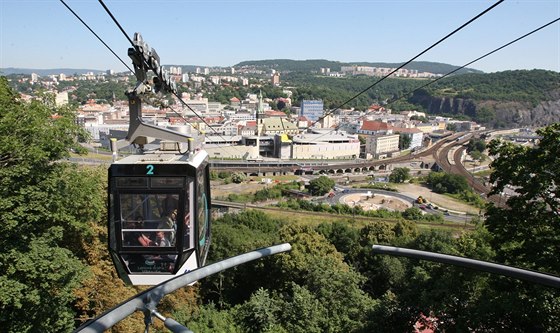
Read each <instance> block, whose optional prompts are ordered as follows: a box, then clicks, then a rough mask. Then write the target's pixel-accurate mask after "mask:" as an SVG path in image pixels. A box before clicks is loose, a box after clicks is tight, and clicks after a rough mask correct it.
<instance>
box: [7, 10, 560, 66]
mask: <svg viewBox="0 0 560 333" xmlns="http://www.w3.org/2000/svg"><path fill="white" fill-rule="evenodd" d="M65 2H66V3H67V4H68V5H69V6H70V7H71V8H72V9H73V10H74V11H75V12H76V13H77V14H78V15H79V16H80V17H81V18H82V19H83V20H84V21H85V22H86V23H87V24H88V25H89V26H90V27H91V28H92V29H93V31H95V32H96V33H97V34H98V35H99V36H100V37H101V38H102V39H103V40H104V41H105V43H107V44H108V45H109V46H110V47H111V48H112V49H113V51H115V53H116V54H117V55H119V56H120V57H121V59H123V60H124V61H125V62H126V63H127V64H130V63H131V61H130V58H128V56H127V49H128V47H130V44H129V42H128V40H127V39H126V38H125V36H124V34H123V33H122V32H121V31H120V30H119V29H118V27H117V26H116V25H115V23H114V22H113V21H112V19H111V18H110V17H109V15H108V14H107V13H106V12H105V10H104V9H103V7H102V6H101V4H100V3H99V2H98V1H95V0H65ZM495 2H496V1H488V0H486V1H482V0H464V1H461V0H431V1H423V0H394V1H389V0H355V1H352V0H348V1H344V0H334V1H329V0H301V1H296V0H291V1H289V0H284V1H281V0H277V1H274V0H271V1H264V0H259V1H257V0H245V1H242V0H231V1H215V0H198V1H194V0H192V1H191V0H105V1H104V3H105V5H106V6H107V7H108V8H109V9H110V11H111V12H112V13H113V15H114V16H115V17H116V19H117V20H118V21H119V22H120V24H121V25H122V27H123V29H124V30H125V31H126V33H127V34H128V35H129V36H130V37H131V38H132V36H133V34H134V32H140V33H141V34H142V36H143V37H144V40H145V41H146V42H148V44H149V45H150V46H151V47H153V48H154V49H156V51H157V52H158V54H159V55H160V58H161V62H162V63H163V64H176V65H197V66H233V65H235V64H237V63H239V62H242V61H247V60H265V59H294V60H305V59H327V60H333V61H341V62H391V63H402V62H405V61H408V60H409V59H411V58H412V57H414V56H415V55H417V54H418V53H420V52H421V51H423V50H424V49H426V48H427V47H429V46H430V45H432V44H433V43H435V42H436V41H438V40H439V39H441V38H442V37H444V36H446V35H447V34H448V33H450V32H451V31H453V30H455V29H456V28H458V27H459V26H461V25H462V24H464V23H465V22H467V21H468V20H470V19H471V18H473V17H475V16H476V15H478V14H479V13H481V12H482V11H484V10H485V9H486V8H488V7H490V6H491V5H492V4H493V3H495ZM559 17H560V1H558V0H525V1H523V0H522V1H513V0H510V1H508V0H506V1H504V2H503V3H501V4H499V5H498V6H497V7H495V8H494V9H493V10H491V11H490V12H488V13H486V14H485V15H483V16H482V17H480V18H479V19H478V20H476V21H474V22H473V23H472V24H470V25H468V26H467V27H465V28H464V29H462V30H461V31H459V32H458V33H456V34H455V35H453V36H452V37H450V38H449V39H447V40H446V41H444V42H443V43H441V44H439V45H438V46H436V47H435V48H433V49H431V50H430V51H428V52H427V53H426V54H424V55H422V56H421V57H420V58H418V59H417V60H418V61H433V62H441V63H447V64H451V65H457V66H460V65H464V64H466V63H468V62H470V61H472V60H474V59H476V58H478V57H479V56H481V55H483V54H485V53H487V52H490V51H492V50H494V49H496V48H498V47H500V46H502V45H504V44H506V43H508V42H510V41H512V40H514V39H516V38H518V37H520V36H522V35H524V34H526V33H528V32H530V31H532V30H534V29H536V28H538V27H540V26H542V25H544V24H546V23H548V22H550V21H552V20H554V19H557V18H559ZM6 67H19V68H33V69H50V68H76V69H78V68H84V69H98V70H107V69H113V70H115V71H118V72H120V71H126V70H127V69H126V67H125V66H124V65H123V64H122V63H121V62H120V61H119V60H118V59H117V58H116V57H115V56H114V55H113V54H112V53H111V52H110V51H109V50H107V49H106V48H105V46H103V44H101V42H99V41H98V40H97V38H95V36H93V34H92V33H91V32H89V31H88V30H87V28H86V27H85V26H84V25H83V24H82V23H80V22H79V21H78V19H77V18H76V17H74V15H73V14H72V13H71V12H70V11H69V10H68V9H67V8H66V7H65V6H64V5H63V4H62V3H61V2H60V1H58V0H0V68H6ZM469 67H471V68H476V69H479V70H482V71H484V72H497V71H504V70H514V69H534V68H538V69H547V70H553V71H557V72H560V22H556V23H554V24H553V25H551V26H548V27H547V28H545V29H543V30H541V31H539V32H537V33H535V34H533V35H531V36H529V37H527V38H525V39H523V40H521V41H519V42H517V43H516V44H513V45H511V46H509V47H507V48H505V49H504V50H502V51H499V52H497V53H495V54H493V55H491V56H489V57H487V58H485V59H483V60H481V61H479V62H476V63H474V64H472V65H471V66H469Z"/></svg>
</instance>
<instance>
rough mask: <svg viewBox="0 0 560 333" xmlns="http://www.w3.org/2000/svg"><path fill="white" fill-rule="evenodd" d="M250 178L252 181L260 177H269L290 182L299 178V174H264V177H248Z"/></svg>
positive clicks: (258, 179) (273, 179)
mask: <svg viewBox="0 0 560 333" xmlns="http://www.w3.org/2000/svg"><path fill="white" fill-rule="evenodd" d="M249 178H250V179H253V180H254V181H260V180H261V179H262V178H269V179H272V181H273V182H274V181H279V182H292V181H296V180H298V179H299V176H295V175H282V176H266V177H264V176H263V177H254V176H253V177H249Z"/></svg>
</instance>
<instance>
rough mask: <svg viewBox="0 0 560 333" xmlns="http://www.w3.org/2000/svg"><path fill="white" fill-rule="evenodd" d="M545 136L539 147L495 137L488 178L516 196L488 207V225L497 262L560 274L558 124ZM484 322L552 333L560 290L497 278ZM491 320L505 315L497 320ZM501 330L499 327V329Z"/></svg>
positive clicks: (544, 131)
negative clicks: (513, 191)
mask: <svg viewBox="0 0 560 333" xmlns="http://www.w3.org/2000/svg"><path fill="white" fill-rule="evenodd" d="M538 134H539V135H540V136H541V137H542V139H541V140H540V142H539V144H538V145H537V146H535V147H526V146H520V145H515V144H513V143H508V142H503V141H499V140H493V141H491V143H490V145H489V151H490V153H491V154H492V155H494V156H496V159H495V160H494V161H493V162H492V169H493V173H492V175H491V178H490V181H491V182H492V183H495V187H494V189H493V193H495V194H498V193H500V192H501V191H503V189H504V188H505V187H506V185H511V186H513V187H514V188H515V191H516V195H514V196H511V197H510V198H509V199H508V200H507V206H503V207H496V206H493V205H492V206H490V207H489V209H488V211H487V214H486V226H487V228H488V231H489V232H490V234H491V236H492V238H491V244H492V247H493V249H494V250H495V251H496V254H497V257H496V260H497V261H498V262H501V263H504V264H507V265H512V266H516V267H522V268H527V269H531V270H536V271H542V272H546V273H550V274H555V275H560V258H559V257H558V253H557V251H556V250H554V249H558V248H559V246H560V224H559V223H558V221H559V220H560V218H559V212H560V199H559V198H560V188H559V186H558V184H559V182H560V169H559V168H558V166H559V165H560V124H554V125H551V126H549V127H546V128H544V129H542V130H539V131H538ZM486 296H487V297H485V299H484V300H483V301H487V303H486V305H484V302H482V301H481V308H482V310H483V311H485V314H484V316H483V317H481V321H483V324H484V325H487V327H491V328H495V327H497V326H498V325H501V327H502V329H506V330H519V331H526V332H528V331H533V332H553V331H556V330H557V323H558V321H559V320H560V312H558V306H559V304H560V292H558V290H552V289H551V288H544V287H541V286H538V285H534V284H530V283H525V282H520V281H515V280H511V279H493V280H492V281H491V284H490V286H489V291H488V293H487V294H486ZM492 318H502V320H500V322H499V323H496V322H493V321H492V320H493V319H492ZM496 329H497V328H496Z"/></svg>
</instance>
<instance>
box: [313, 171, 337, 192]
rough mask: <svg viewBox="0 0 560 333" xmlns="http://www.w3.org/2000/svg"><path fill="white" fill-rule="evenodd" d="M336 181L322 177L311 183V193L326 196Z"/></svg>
mask: <svg viewBox="0 0 560 333" xmlns="http://www.w3.org/2000/svg"><path fill="white" fill-rule="evenodd" d="M334 184H335V183H334V180H332V179H330V178H329V177H327V176H320V177H318V178H315V179H313V180H311V181H310V182H309V192H310V193H311V194H312V195H324V194H326V193H328V192H329V191H330V190H332V188H333V187H334Z"/></svg>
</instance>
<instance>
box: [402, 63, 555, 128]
mask: <svg viewBox="0 0 560 333" xmlns="http://www.w3.org/2000/svg"><path fill="white" fill-rule="evenodd" d="M408 101H409V102H410V103H412V104H414V105H417V106H421V107H422V108H423V109H424V110H426V111H427V112H428V113H430V114H450V115H455V116H456V115H463V116H467V117H470V118H472V119H474V120H476V121H478V122H482V123H485V124H487V125H491V126H493V127H518V126H544V125H549V124H552V123H555V122H560V73H558V72H554V71H547V70H536V69H535V70H515V71H504V72H497V73H491V74H468V75H461V76H456V77H449V78H447V79H444V80H441V81H439V82H438V83H437V84H434V85H432V86H429V87H428V88H427V89H421V90H419V91H416V92H415V93H414V95H413V96H412V97H411V98H409V99H408Z"/></svg>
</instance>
